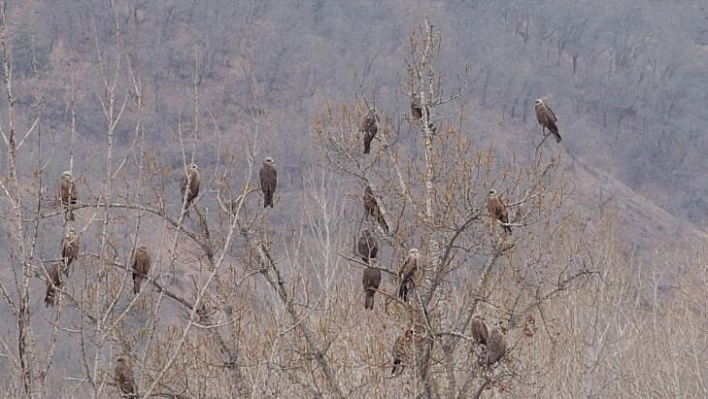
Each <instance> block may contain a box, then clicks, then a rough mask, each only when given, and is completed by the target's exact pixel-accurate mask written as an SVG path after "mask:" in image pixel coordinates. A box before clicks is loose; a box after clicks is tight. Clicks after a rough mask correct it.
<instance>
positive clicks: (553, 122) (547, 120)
mask: <svg viewBox="0 0 708 399" xmlns="http://www.w3.org/2000/svg"><path fill="white" fill-rule="evenodd" d="M534 109H535V110H536V120H537V121H538V124H539V125H541V126H542V128H543V134H544V135H545V134H546V129H548V130H550V131H551V133H553V137H555V139H556V142H558V143H560V141H561V136H560V133H559V132H558V124H557V122H558V118H556V114H554V113H553V110H552V109H551V107H549V106H548V105H547V104H546V103H545V102H543V99H541V98H539V99H538V100H536V102H535V104H534Z"/></svg>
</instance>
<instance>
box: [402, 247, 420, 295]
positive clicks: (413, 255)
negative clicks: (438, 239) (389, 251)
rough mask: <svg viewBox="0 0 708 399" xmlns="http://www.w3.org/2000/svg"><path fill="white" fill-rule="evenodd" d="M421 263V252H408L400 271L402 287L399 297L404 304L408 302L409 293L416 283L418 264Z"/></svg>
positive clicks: (416, 250)
mask: <svg viewBox="0 0 708 399" xmlns="http://www.w3.org/2000/svg"><path fill="white" fill-rule="evenodd" d="M419 261H420V252H419V251H418V249H416V248H411V249H410V250H409V251H408V257H406V260H405V262H403V265H401V268H400V269H399V270H398V279H399V280H400V281H401V285H400V286H399V288H398V297H399V298H401V299H402V300H403V302H408V293H409V292H410V290H411V287H412V286H413V285H414V284H415V283H416V282H415V280H416V273H418V262H419Z"/></svg>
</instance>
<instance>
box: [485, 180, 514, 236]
mask: <svg viewBox="0 0 708 399" xmlns="http://www.w3.org/2000/svg"><path fill="white" fill-rule="evenodd" d="M487 211H488V212H489V216H490V217H491V218H492V220H494V221H499V222H501V223H503V224H502V230H504V233H506V234H511V226H509V225H508V224H509V212H508V211H507V209H506V204H505V203H504V201H503V200H502V199H501V198H499V196H498V195H497V190H495V189H491V190H489V194H488V195H487Z"/></svg>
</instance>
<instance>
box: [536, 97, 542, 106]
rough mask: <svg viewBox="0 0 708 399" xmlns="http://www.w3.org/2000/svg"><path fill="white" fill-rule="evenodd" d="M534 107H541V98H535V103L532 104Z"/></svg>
mask: <svg viewBox="0 0 708 399" xmlns="http://www.w3.org/2000/svg"><path fill="white" fill-rule="evenodd" d="M534 104H535V105H536V106H539V105H543V99H542V98H537V99H536V101H535V102H534Z"/></svg>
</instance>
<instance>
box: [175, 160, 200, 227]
mask: <svg viewBox="0 0 708 399" xmlns="http://www.w3.org/2000/svg"><path fill="white" fill-rule="evenodd" d="M201 184H202V172H200V171H199V166H197V165H196V164H193V163H192V164H189V165H188V166H187V168H186V169H185V170H184V174H183V175H182V180H181V181H180V186H179V193H180V195H181V196H182V201H183V203H182V209H183V210H184V211H185V214H186V215H189V212H188V211H187V210H188V209H189V207H190V206H191V205H192V201H194V199H195V198H197V195H198V194H199V186H200V185H201Z"/></svg>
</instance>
